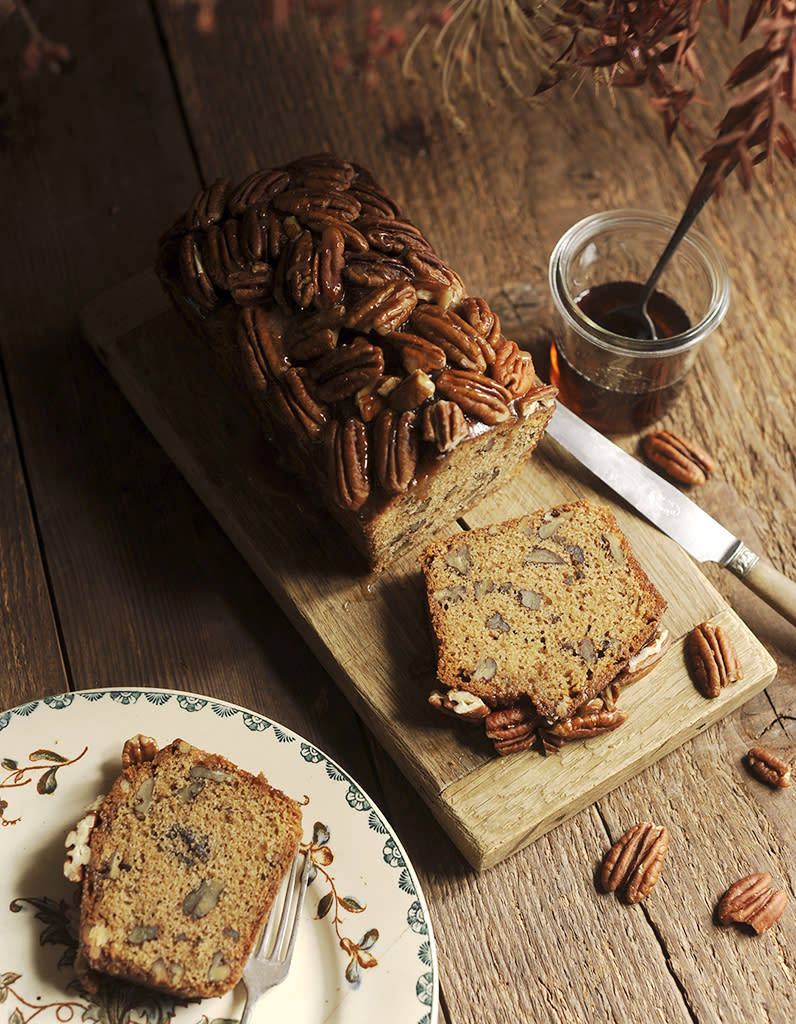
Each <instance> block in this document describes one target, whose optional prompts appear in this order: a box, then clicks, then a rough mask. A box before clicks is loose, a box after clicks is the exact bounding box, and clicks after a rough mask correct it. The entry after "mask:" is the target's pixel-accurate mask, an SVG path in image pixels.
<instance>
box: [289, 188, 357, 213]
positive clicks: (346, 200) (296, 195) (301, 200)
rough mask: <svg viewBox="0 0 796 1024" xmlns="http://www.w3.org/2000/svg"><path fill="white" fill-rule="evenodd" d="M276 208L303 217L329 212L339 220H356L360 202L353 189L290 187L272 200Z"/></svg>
mask: <svg viewBox="0 0 796 1024" xmlns="http://www.w3.org/2000/svg"><path fill="white" fill-rule="evenodd" d="M271 205H272V206H273V208H274V209H275V210H281V211H282V212H283V213H291V214H293V215H294V216H295V217H298V218H300V219H303V218H304V217H312V216H315V215H317V214H318V213H321V212H323V213H327V214H330V215H331V216H333V217H335V218H336V219H337V220H348V221H352V220H356V219H357V217H358V216H359V211H360V204H359V202H358V200H357V198H356V196H354V195H353V194H352V193H351V191H347V192H339V191H338V190H337V189H332V190H331V191H328V192H325V191H323V190H322V189H311V188H289V189H286V190H285V191H284V192H279V193H278V194H277V195H275V196H274V198H273V199H272V200H271Z"/></svg>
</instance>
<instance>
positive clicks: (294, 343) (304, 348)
mask: <svg viewBox="0 0 796 1024" xmlns="http://www.w3.org/2000/svg"><path fill="white" fill-rule="evenodd" d="M341 322H342V310H341V309H340V307H339V306H335V307H334V308H333V309H328V310H327V309H324V310H321V311H320V312H318V313H314V314H312V315H311V316H306V315H304V316H298V317H296V318H295V319H293V320H292V321H291V322H290V324H289V326H288V327H287V328H286V330H285V345H286V347H287V350H288V353H289V355H290V358H291V359H297V360H299V361H302V360H308V359H317V358H318V356H322V355H323V354H324V353H326V352H331V350H332V349H333V348H334V347H335V346H336V345H337V338H338V336H339V334H340V324H341Z"/></svg>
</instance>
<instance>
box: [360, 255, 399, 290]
mask: <svg viewBox="0 0 796 1024" xmlns="http://www.w3.org/2000/svg"><path fill="white" fill-rule="evenodd" d="M411 276H412V272H411V271H410V270H409V268H408V267H406V266H405V265H404V264H403V263H401V261H400V260H397V259H393V258H392V257H391V256H384V255H383V254H382V253H379V252H363V253H361V254H358V255H351V256H349V257H348V259H347V261H346V265H345V269H344V270H343V278H344V280H345V281H346V282H347V283H348V284H351V285H354V286H355V287H358V288H383V287H384V285H387V284H389V283H390V282H391V281H408V280H409V279H410V278H411Z"/></svg>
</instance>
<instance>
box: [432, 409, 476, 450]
mask: <svg viewBox="0 0 796 1024" xmlns="http://www.w3.org/2000/svg"><path fill="white" fill-rule="evenodd" d="M468 433H469V427H468V426H467V420H466V419H465V418H464V413H463V412H462V410H461V408H460V407H459V406H458V405H457V404H456V403H455V402H450V401H448V400H447V399H443V400H442V401H439V402H432V403H431V405H428V406H426V408H425V409H424V410H423V440H424V441H431V442H433V443H434V444H435V445H436V446H437V450H438V451H440V452H449V451H452V450H453V449H454V448H455V447H456V445H457V444H458V443H459V441H461V440H462V439H463V438H465V437H467V434H468Z"/></svg>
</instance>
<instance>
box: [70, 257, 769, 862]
mask: <svg viewBox="0 0 796 1024" xmlns="http://www.w3.org/2000/svg"><path fill="white" fill-rule="evenodd" d="M81 324H82V327H83V330H84V332H85V334H86V337H87V339H88V341H89V342H90V344H91V345H92V346H93V348H94V349H95V351H96V352H97V354H98V355H99V357H100V358H101V359H102V360H103V362H104V363H105V364H106V366H107V367H108V369H109V370H110V372H111V374H112V375H113V377H114V379H115V380H116V382H117V383H118V385H119V387H120V389H121V390H122V392H123V393H124V394H125V395H126V396H127V397H128V398H129V399H130V401H131V403H132V404H133V406H134V407H135V409H136V411H137V412H138V414H139V415H140V416H141V418H142V420H143V421H144V423H145V424H146V425H147V426H148V427H149V429H150V430H151V432H152V434H153V435H154V436H155V438H157V440H158V441H159V442H160V444H161V445H162V446H163V448H164V450H165V451H166V452H168V453H169V455H170V456H171V457H172V458H173V459H174V462H175V463H176V465H177V466H178V467H179V468H180V470H181V471H182V472H183V474H184V475H185V477H186V479H187V480H188V482H189V483H190V484H191V486H192V487H193V488H194V490H195V491H196V493H197V495H198V496H199V497H200V499H201V500H202V501H203V502H204V503H205V504H206V505H207V507H208V509H210V510H211V511H212V512H213V514H214V516H215V517H216V519H217V520H218V522H219V525H220V526H221V527H222V529H223V530H224V531H225V533H227V535H228V536H229V537H230V539H231V540H232V542H233V543H234V544H235V546H236V547H237V548H238V550H239V551H240V552H241V554H242V555H243V557H244V558H245V559H246V561H247V562H248V564H249V565H250V566H251V568H252V569H253V571H254V572H255V573H256V574H257V576H259V578H260V579H261V580H262V582H263V584H264V585H265V586H266V587H267V588H268V589H269V591H270V592H271V594H272V596H273V597H274V599H275V600H276V601H277V602H278V603H279V605H280V606H281V608H282V609H283V611H284V612H285V613H286V614H287V615H288V616H289V617H290V618H291V619H292V621H293V622H294V624H295V625H296V627H297V629H299V631H300V632H301V633H302V634H303V636H304V637H305V639H306V641H307V643H308V644H309V645H310V647H312V649H313V650H314V651H315V653H316V654H317V656H318V659H319V660H320V661H321V663H322V664H324V665H325V667H326V668H327V670H328V671H329V673H330V674H331V675H332V677H333V678H334V679H336V680H337V682H338V684H339V685H340V687H341V689H342V691H343V692H344V693H345V694H346V696H347V697H348V698H349V700H351V702H352V704H353V706H354V707H355V708H356V709H357V710H358V711H359V712H360V714H361V715H362V717H363V718H364V720H365V721H366V723H367V724H368V726H369V727H370V728H371V730H372V731H373V732H374V734H375V736H376V737H377V739H378V740H379V742H380V743H381V745H382V746H383V747H384V748H385V749H386V750H387V751H388V752H389V753H390V755H391V756H392V757H393V758H394V760H395V761H396V763H397V764H398V766H399V767H400V769H401V771H402V772H403V773H404V775H406V777H407V778H408V779H409V780H410V781H411V782H412V783H413V784H414V785H415V786H416V787H417V789H418V791H419V792H420V793H421V795H422V796H423V797H424V799H425V800H426V801H427V803H428V805H429V807H430V808H431V810H432V812H433V813H434V815H435V816H436V817H437V819H438V820H439V821H440V823H441V824H442V825H443V827H444V828H445V829H446V831H447V832H448V833H449V835H450V836H451V838H452V839H453V841H454V842H455V843H456V845H457V846H458V847H459V849H460V850H461V851H462V852H463V853H464V855H465V856H466V857H467V859H468V860H469V861H470V863H471V864H472V865H473V866H474V867H476V868H478V869H484V868H489V867H493V866H494V865H495V864H496V863H498V862H499V861H501V860H503V859H504V858H505V857H507V856H509V855H510V854H512V853H515V852H516V851H517V850H519V849H521V848H522V847H524V846H526V845H527V844H528V843H529V842H532V841H533V840H535V839H538V838H539V837H540V836H542V835H544V833H545V832H547V831H548V830H549V829H550V828H553V827H554V826H556V825H559V824H561V822H563V821H566V820H567V819H568V818H570V817H571V816H572V815H573V814H575V813H577V811H579V810H582V809H583V808H584V807H586V806H588V805H589V804H591V803H593V802H594V801H595V800H596V799H597V798H599V797H601V796H603V795H604V794H605V793H607V792H609V791H610V790H611V789H613V788H614V787H615V786H617V785H619V784H620V783H622V782H626V781H627V780H628V779H630V778H632V777H633V776H634V775H635V774H636V773H637V772H639V771H641V770H643V769H644V768H646V767H647V766H648V765H650V764H651V763H652V762H653V761H655V760H657V759H658V758H659V757H662V756H663V755H665V754H667V753H669V752H670V751H672V750H673V749H675V747H677V746H679V745H680V744H681V743H683V742H685V741H686V740H689V739H691V738H692V737H693V736H694V735H696V734H697V733H698V732H700V731H701V730H702V729H704V728H705V727H706V726H707V725H709V724H711V723H712V722H715V721H716V720H717V719H719V718H721V717H722V716H723V715H725V714H728V713H729V712H730V711H732V710H733V709H734V708H736V707H738V706H739V705H740V704H742V703H744V702H745V701H747V700H748V699H749V698H750V697H752V696H753V695H754V694H756V693H757V692H759V691H760V690H761V689H763V688H764V687H765V686H766V685H767V684H768V683H769V682H771V680H772V679H773V677H774V675H775V673H776V665H775V663H774V661H773V659H772V658H771V656H770V655H769V654H768V653H767V651H766V650H765V648H764V647H763V646H762V645H761V644H760V643H759V641H758V640H757V639H756V638H755V636H754V635H753V634H752V633H751V632H750V631H749V629H748V628H747V627H746V626H745V625H744V623H743V622H742V620H740V619H739V618H738V617H737V616H736V615H735V614H734V613H733V612H732V611H731V610H730V609H729V608H728V607H727V605H726V602H725V601H724V599H723V598H722V597H721V596H720V595H719V594H718V593H717V592H716V591H715V590H714V588H713V587H712V586H711V585H710V583H709V582H708V581H707V580H706V579H705V577H704V575H703V574H702V573H701V572H700V571H699V569H698V568H697V567H696V566H695V565H694V563H693V562H692V560H691V558H690V556H688V555H687V554H686V553H685V552H684V551H682V549H681V548H680V547H679V546H678V545H677V544H675V543H672V542H671V541H669V539H668V538H667V537H664V536H661V534H660V533H659V532H658V531H657V530H656V529H654V528H653V527H651V526H650V525H649V524H647V523H646V522H643V521H641V520H640V518H639V517H638V516H637V515H635V514H634V512H633V510H632V509H630V508H627V507H624V506H618V505H617V504H616V503H615V502H614V499H613V498H612V495H611V493H610V492H609V491H608V489H607V488H605V487H602V488H601V487H600V484H599V481H595V480H592V481H591V485H590V483H589V482H588V481H589V477H590V474H589V472H588V470H587V469H585V468H584V467H582V466H581V465H579V464H578V463H577V462H576V461H575V460H574V459H572V458H571V457H570V456H568V455H567V454H566V453H565V452H563V451H562V450H561V449H560V448H559V447H558V446H557V445H556V444H555V442H554V441H552V440H550V439H548V438H545V439H544V440H543V442H542V443H541V444H540V445H539V448H538V449H537V451H536V452H535V453H534V455H533V457H532V458H531V459H530V460H529V461H528V462H527V463H526V465H525V466H524V467H523V470H522V472H521V473H520V474H519V475H518V476H516V477H515V478H514V479H512V480H511V481H510V482H509V483H508V484H506V485H505V486H504V487H501V488H500V489H498V490H497V491H496V492H495V493H494V494H493V495H490V496H489V497H488V498H487V499H485V500H484V501H482V502H481V503H480V504H479V505H477V506H476V507H475V508H474V509H472V510H471V511H470V512H468V513H465V515H464V517H463V519H462V520H461V521H460V523H461V524H459V523H456V522H451V523H448V524H445V525H446V531H447V535H450V534H451V533H453V532H455V531H461V530H462V529H468V528H471V527H473V526H482V525H488V524H489V523H497V522H502V521H503V520H505V519H510V518H513V517H516V516H521V515H524V514H526V513H528V512H531V511H533V510H535V509H538V508H548V507H551V506H554V505H558V504H561V503H563V502H566V501H569V500H573V499H575V498H579V497H586V498H588V499H589V500H591V501H593V502H595V503H603V504H607V505H611V506H612V507H613V509H614V512H615V514H616V515H617V517H618V519H619V522H620V524H621V527H622V529H623V532H624V533H625V534H626V535H627V537H628V539H629V541H630V543H631V546H632V548H633V550H634V552H635V554H636V556H637V557H638V558H639V559H640V560H641V563H642V565H644V567H645V568H646V570H647V571H648V572H649V573H650V575H651V577H652V578H653V580H654V582H655V584H656V585H657V587H658V588H659V589H660V591H661V593H662V594H663V595H664V596H665V598H666V600H667V601H668V608H667V610H666V613H665V615H664V618H663V625H664V626H665V627H666V628H667V629H668V630H669V632H670V634H671V637H672V641H673V643H672V647H671V649H670V650H669V652H668V653H667V654H666V656H665V657H664V658H663V659H662V660H661V662H660V663H659V664H658V665H657V666H656V667H655V668H654V670H653V671H652V672H651V673H650V674H649V676H647V677H646V678H645V679H644V680H642V681H641V682H639V684H638V685H636V686H633V687H630V688H629V689H628V691H626V694H625V695H623V697H622V699H621V701H620V705H621V707H622V708H623V709H624V710H626V711H627V712H628V715H629V720H628V722H627V723H625V725H624V726H622V727H621V729H620V730H618V731H617V732H615V733H611V734H610V735H609V736H604V737H598V738H595V739H593V740H591V741H589V742H587V743H586V742H584V743H577V744H574V745H573V746H572V747H568V748H565V749H564V750H562V751H561V753H560V754H559V755H558V756H555V757H544V756H542V755H541V754H538V753H535V752H524V753H522V754H518V755H516V756H514V757H506V758H497V757H496V756H495V754H494V751H493V749H492V748H491V744H489V743H488V741H486V740H485V738H484V737H483V735H482V733H481V731H480V730H476V729H473V728H467V727H466V726H464V727H462V726H461V724H458V723H457V724H455V725H454V727H453V728H451V723H450V721H449V720H445V719H443V720H442V722H440V721H438V720H437V719H438V716H437V714H436V713H435V712H434V711H433V710H432V709H430V708H429V706H428V703H427V697H428V694H429V693H430V692H431V690H432V689H434V688H435V685H436V682H435V672H434V663H433V661H434V656H433V645H432V643H431V636H430V631H429V627H428V622H427V614H426V607H425V593H424V589H423V583H422V576H421V572H420V565H419V554H420V552H419V551H418V550H417V549H413V550H411V551H410V552H408V553H407V554H406V555H404V556H403V557H402V558H401V559H399V560H398V561H397V562H396V563H394V564H392V565H390V566H388V568H387V569H386V570H385V571H384V572H381V573H369V572H367V571H366V570H365V568H364V566H363V561H362V559H361V558H360V557H359V556H358V555H357V554H356V553H355V552H354V550H353V549H352V548H351V546H350V545H349V544H348V543H347V541H346V538H345V536H344V535H343V533H342V532H341V531H338V529H337V527H336V526H335V524H334V523H333V522H331V521H330V519H329V516H328V513H327V511H326V510H325V509H324V507H323V506H322V505H315V504H314V503H313V501H312V499H311V497H310V495H309V494H306V493H304V492H302V490H301V489H300V488H298V487H296V486H294V485H293V481H292V480H291V479H290V478H289V476H287V475H286V474H285V473H284V472H282V471H281V470H280V468H279V465H278V462H277V459H276V455H275V452H272V451H270V450H269V448H268V447H267V445H266V444H265V443H264V437H263V432H262V428H261V426H260V424H259V420H258V417H257V414H256V411H255V409H254V407H253V405H252V404H251V403H250V402H249V401H248V400H247V395H246V392H245V390H244V389H243V387H242V386H241V384H240V382H238V381H236V380H234V379H233V378H232V377H231V376H230V375H229V374H228V373H227V372H225V369H224V363H223V362H222V360H221V359H220V358H218V357H216V354H215V353H214V352H212V351H211V350H210V349H209V347H208V346H207V344H206V343H205V342H204V341H202V340H200V338H199V337H195V336H193V335H192V334H191V332H190V330H189V329H188V328H187V327H186V325H185V323H184V321H183V319H182V317H181V316H180V314H179V313H178V312H177V310H176V309H174V308H173V307H172V306H171V303H170V301H169V300H168V299H167V297H166V296H165V293H164V292H163V290H162V288H161V287H160V284H159V282H158V281H157V279H156V278H155V277H154V274H153V273H152V271H151V269H150V270H149V271H145V272H143V273H142V274H140V275H138V276H136V277H134V278H132V279H131V280H130V281H127V282H123V283H122V284H121V285H120V286H118V287H117V288H114V289H111V290H110V291H109V292H107V293H105V294H103V295H101V296H99V297H98V298H97V299H96V300H95V301H94V302H92V303H90V304H89V305H88V306H87V307H86V309H85V310H84V311H83V313H82V316H81ZM705 621H711V622H713V623H715V624H716V625H720V626H721V627H722V628H723V629H724V630H725V632H726V633H727V635H728V636H729V637H730V639H731V640H732V642H733V644H734V645H735V647H736V650H737V651H738V656H739V659H740V663H741V665H742V666H743V679H742V680H740V681H739V682H737V683H735V684H733V685H732V686H730V687H726V688H725V689H724V691H723V692H722V693H721V694H720V695H719V697H718V698H716V699H713V700H706V699H705V698H704V697H703V696H702V695H701V694H700V693H699V692H698V691H697V690H696V688H695V686H694V683H693V680H692V678H691V676H690V673H689V671H688V667H687V665H686V661H685V658H684V655H683V647H684V642H685V639H686V637H687V636H688V634H689V633H690V631H691V630H692V629H693V628H694V627H695V626H696V625H698V624H699V623H701V622H705Z"/></svg>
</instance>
